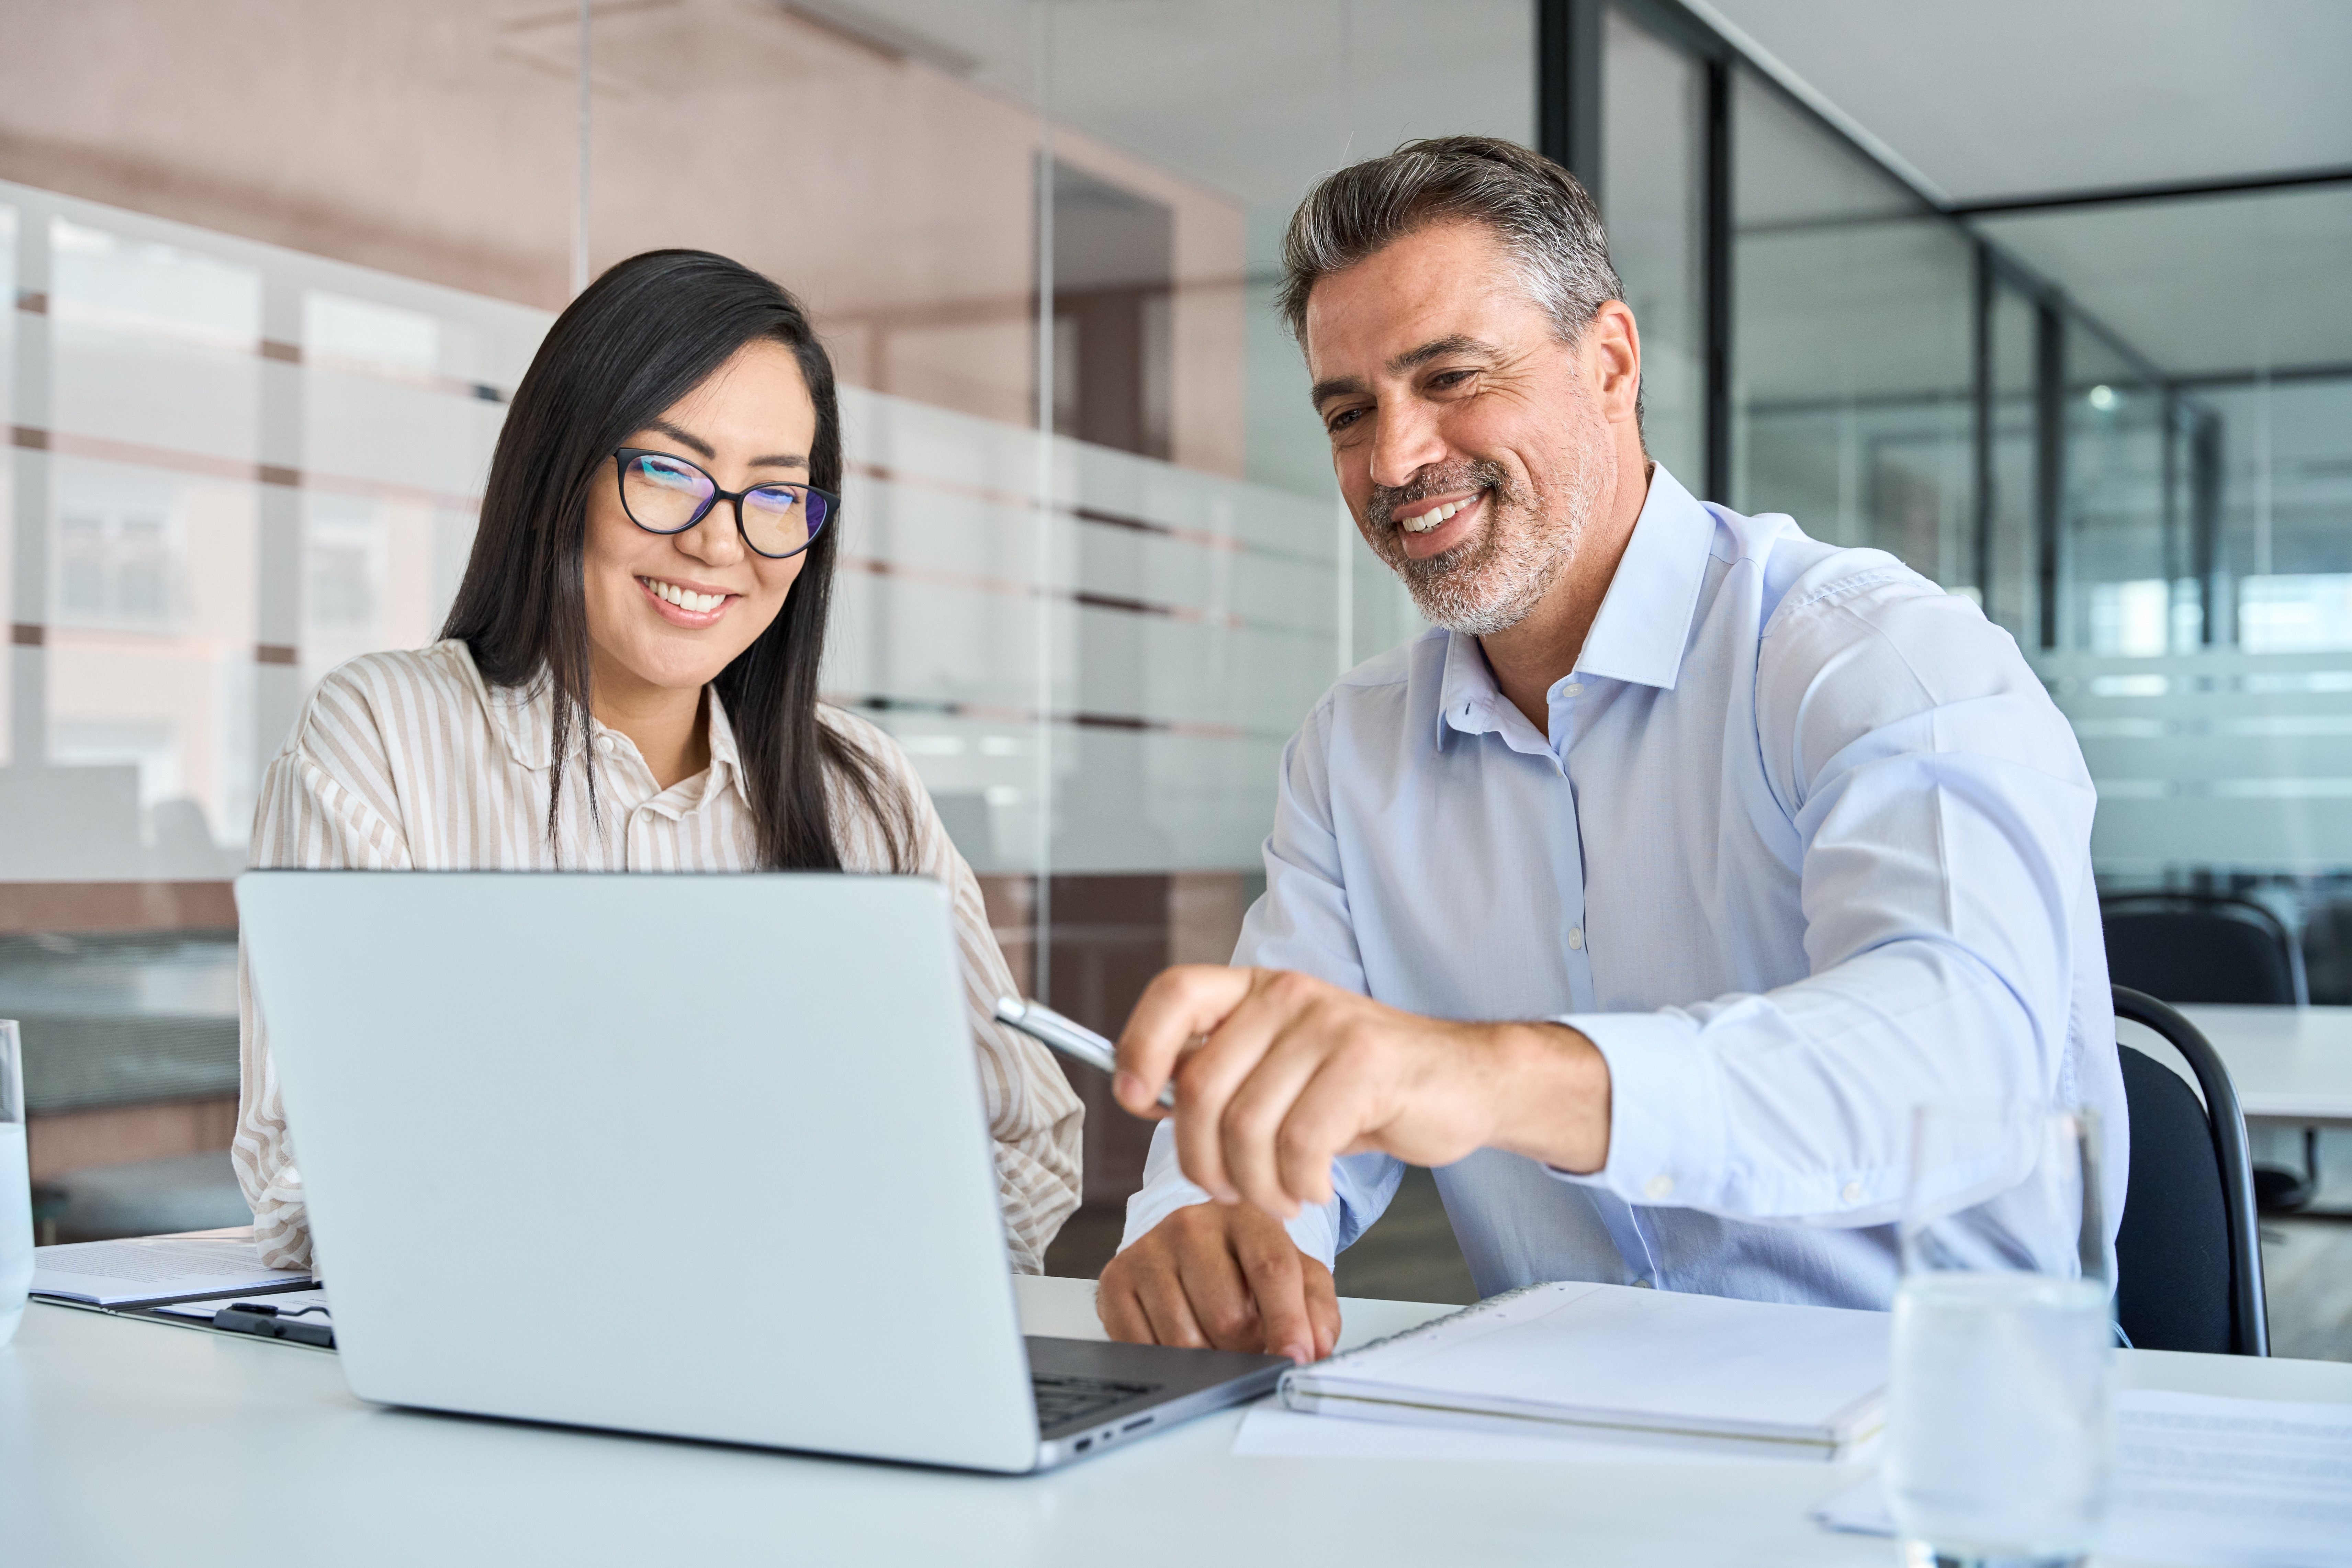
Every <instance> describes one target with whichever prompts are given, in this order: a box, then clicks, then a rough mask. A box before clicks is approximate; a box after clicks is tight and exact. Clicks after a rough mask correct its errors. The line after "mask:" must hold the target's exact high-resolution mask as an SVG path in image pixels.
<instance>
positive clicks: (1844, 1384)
mask: <svg viewBox="0 0 2352 1568" xmlns="http://www.w3.org/2000/svg"><path fill="white" fill-rule="evenodd" d="M1889 1321H1890V1319H1889V1318H1888V1316H1887V1314H1885V1313H1884V1312H1867V1311H1853V1310H1845V1309H1843V1308H1835V1307H1793V1306H1780V1305H1777V1304H1774V1303H1769V1302H1762V1301H1736V1300H1729V1299H1727V1298H1725V1297H1720V1296H1694V1295H1687V1294H1684V1293H1682V1292H1679V1291H1673V1290H1649V1289H1635V1288H1633V1287H1628V1286H1622V1285H1591V1284H1584V1283H1580V1282H1564V1283H1559V1284H1551V1285H1531V1286H1528V1288H1527V1289H1522V1290H1514V1291H1511V1292H1509V1293H1507V1294H1506V1295H1501V1296H1496V1297H1493V1298H1491V1299H1489V1300H1485V1301H1482V1302H1480V1303H1479V1304H1478V1305H1476V1306H1475V1307H1469V1308H1465V1310H1462V1311H1459V1312H1456V1313H1454V1314H1453V1315H1451V1316H1450V1317H1444V1318H1440V1319H1438V1320H1436V1321H1434V1322H1431V1323H1425V1324H1423V1325H1422V1326H1421V1327H1420V1328H1417V1329H1410V1330H1407V1331H1405V1332H1403V1333H1401V1334H1397V1335H1394V1336H1392V1337H1391V1338H1389V1339H1385V1340H1380V1341H1376V1342H1373V1343H1371V1344H1369V1345H1365V1346H1363V1347H1362V1348H1360V1349H1359V1350H1354V1351H1350V1352H1348V1353H1346V1354H1344V1355H1338V1356H1334V1357H1332V1358H1331V1359H1330V1360H1328V1361H1324V1362H1318V1363H1315V1364H1313V1365H1311V1366H1304V1367H1298V1368H1296V1369H1294V1370H1292V1371H1291V1372H1288V1373H1285V1374H1284V1375H1283V1379H1282V1384H1281V1399H1282V1403H1283V1404H1284V1405H1286V1406H1287V1407H1289V1408H1290V1409H1293V1410H1300V1411H1306V1412H1309V1413H1311V1414H1314V1415H1330V1416H1338V1417H1345V1418H1348V1419H1352V1420H1360V1421H1388V1422H1399V1423H1405V1424H1409V1425H1416V1426H1463V1427H1470V1428H1474V1429H1479V1430H1486V1431H1507V1432H1519V1433H1534V1432H1551V1433H1556V1434H1558V1435H1560V1436H1580V1437H1588V1438H1591V1437H1605V1438H1608V1439H1610V1440H1612V1441H1615V1442H1624V1443H1633V1444H1654V1445H1660V1446H1665V1447H1685V1448H1701V1449H1708V1450H1713V1451H1716V1452H1718V1453H1724V1454H1727V1455H1729V1454H1740V1453H1747V1454H1759V1455H1760V1454H1764V1453H1774V1454H1779V1455H1781V1456H1783V1457H1786V1458H1810V1459H1820V1460H1824V1461H1827V1460H1835V1459H1842V1458H1847V1457H1848V1456H1849V1455H1850V1453H1851V1451H1852V1450H1853V1448H1854V1447H1856V1446H1857V1445H1859V1444H1862V1443H1864V1442H1865V1441H1867V1440H1868V1439H1869V1438H1871V1437H1872V1436H1875V1435H1876V1434H1877V1431H1878V1428H1879V1426H1880V1425H1881V1424H1882V1421H1883V1418H1884V1412H1885V1386H1886V1348H1887V1327H1888V1323H1889Z"/></svg>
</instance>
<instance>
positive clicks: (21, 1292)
mask: <svg viewBox="0 0 2352 1568" xmlns="http://www.w3.org/2000/svg"><path fill="white" fill-rule="evenodd" d="M32 1284H33V1182H32V1173H31V1168H30V1166H28V1165H27V1164H26V1159H25V1067H24V1059H23V1055H22V1053H21V1052H20V1051H19V1049H18V1048H17V1040H16V1020H15V1019H13V1018H0V1346H5V1345H6V1344H7V1342H9V1341H10V1340H13V1339H15V1338H16V1325H17V1324H18V1323H19V1322H21V1321H23V1320H24V1316H25V1292H26V1290H28V1289H31V1288H32Z"/></svg>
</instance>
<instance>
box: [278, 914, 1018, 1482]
mask: <svg viewBox="0 0 2352 1568" xmlns="http://www.w3.org/2000/svg"><path fill="white" fill-rule="evenodd" d="M237 902H238V911H239V916H240V919H241V921H242V923H243V929H244V936H245V942H246V944H247V958H248V961H249V963H250V967H251V973H252V980H253V984H254V988H255V996H256V1000H257V1005H258V1007H259V1009H260V1011H261V1013H262V1015H263V1016H264V1019H265V1020H266V1023H267V1026H268V1034H269V1042H270V1049H271V1055H272V1058H273V1060H274V1061H275V1063H276V1070H277V1071H278V1074H279V1078H280V1082H281V1085H282V1088H283V1092H284V1097H285V1103H286V1110H287V1118H288V1124H289V1131H290V1135H291V1138H292V1142H293V1144H294V1150H295V1154H296V1161H297V1164H298V1168H299V1171H300V1173H301V1180H302V1185H303V1191H304V1194H305V1197H306V1200H307V1202H308V1204H309V1206H310V1225H311V1227H312V1234H313V1237H314V1238H315V1245H316V1247H317V1261H318V1264H319V1267H320V1272H321V1273H322V1274H323V1275H324V1277H325V1281H326V1284H327V1288H328V1291H329V1294H330V1297H331V1300H332V1301H333V1303H334V1310H335V1327H336V1336H337V1340H338V1342H339V1343H340V1345H341V1352H342V1362H343V1366H344V1369H345V1373H346V1375H347V1376H348V1378H349V1379H350V1382H351V1385H352V1390H353V1392H354V1393H356V1394H360V1395H361V1396H362V1397H363V1398H367V1399H373V1400H379V1401H383V1402H385V1403H388V1404H397V1405H420V1406H425V1407H429V1408H436V1409H443V1410H455V1411H465V1412H469V1413H474V1414H480V1415H507V1416H519V1417H525V1418H530V1419H534V1420H541V1421H554V1422H563V1423H569V1424H577V1425H582V1426H605V1427H615V1428H621V1429H625V1430H631V1431H640V1432H656V1433H667V1434H672V1435H676V1436H693V1437H705V1438H717V1439H722V1440H728V1441H735V1442H744V1443H754V1444H761V1445H766V1446H774V1447H795V1448H810V1449H818V1450H824V1451H828V1452H835V1453H844V1454H856V1455H866V1456H872V1457H877V1458H896V1459H908V1460H917V1461H922V1462H929V1463H937V1464H947V1465H957V1466H967V1467H971V1468H984V1469H1001V1470H1025V1469H1027V1468H1030V1466H1031V1465H1032V1464H1033V1463H1034V1458H1035V1456H1036V1452H1037V1447H1036V1427H1035V1423H1034V1415H1033V1414H1032V1405H1031V1398H1030V1393H1029V1382H1028V1371H1027V1366H1026V1362H1025V1358H1024V1355H1023V1353H1022V1351H1021V1342H1020V1338H1019V1329H1018V1326H1017V1319H1016V1317H1015V1314H1014V1309H1013V1294H1012V1286H1011V1281H1010V1279H1009V1275H1008V1266H1007V1261H1006V1255H1005V1247H1004V1239H1003V1221H1002V1219H1001V1217H1000V1215H999V1212H998V1207H997V1200H996V1181H995V1173H994V1164H993V1161H992V1152H991V1148H990V1142H989V1135H988V1131H987V1128H986V1126H985V1124H984V1118H983V1112H982V1104H981V1099H980V1089H979V1083H978V1079H977V1069H976V1067H975V1064H974V1059H973V1054H972V1047H971V1023H970V1021H969V1018H968V1016H967V1013H966V1010H965V1005H964V998H963V989H962V985H961V979H960V976H959V973H958V967H957V960H956V947H955V942H954V938H953V934H952V926H951V921H950V907H949V903H948V899H947V895H946V892H945V890H944V889H942V888H940V885H939V884H937V883H935V882H932V881H929V880H928V879H919V878H900V877H864V876H836V875H823V874H814V873H811V874H773V875H755V876H707V877H706V876H646V875H629V874H616V875H569V876H566V875H546V874H504V873H474V872H342V871H254V872H248V873H247V874H246V875H245V876H244V877H242V878H240V879H238V882H237Z"/></svg>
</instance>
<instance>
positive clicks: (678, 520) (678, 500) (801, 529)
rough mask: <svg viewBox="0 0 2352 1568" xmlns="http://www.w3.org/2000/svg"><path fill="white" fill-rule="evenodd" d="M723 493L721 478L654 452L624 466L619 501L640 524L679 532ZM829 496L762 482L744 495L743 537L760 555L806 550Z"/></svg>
mask: <svg viewBox="0 0 2352 1568" xmlns="http://www.w3.org/2000/svg"><path fill="white" fill-rule="evenodd" d="M718 493H719V486H718V483H717V482H716V481H715V480H713V479H711V477H710V476H709V474H706V473H704V472H703V471H702V470H701V469H700V468H696V467H695V466H694V465H693V464H691V463H689V462H687V461H686V460H684V459H683V458H665V457H661V456H659V455H657V454H655V453H652V452H640V453H637V454H635V456H633V457H631V458H629V460H628V462H627V464H626V466H625V467H624V468H622V470H621V504H622V505H623V506H625V507H626V508H627V509H628V512H629V519H630V521H633V522H635V524H636V525H637V526H638V527H639V528H645V529H650V530H652V531H654V532H656V533H677V532H678V531H681V530H684V529H687V528H690V527H692V526H693V524H694V521H695V519H696V518H697V516H698V515H699V514H700V513H701V511H702V510H704V509H705V508H706V507H708V506H709V504H710V499H711V497H713V496H715V495H717V494H718ZM828 510H830V509H829V506H828V503H827V502H826V500H825V498H824V496H822V495H819V494H818V493H816V492H815V491H814V490H811V489H804V488H803V487H802V486H799V485H761V486H760V487H759V488H758V489H753V490H749V491H746V492H745V494H744V496H743V505H742V512H743V537H744V538H745V539H746V540H748V541H750V542H751V548H752V549H754V550H756V551H758V552H760V553H761V554H762V555H790V554H792V553H793V552H795V551H798V550H803V549H805V548H806V547H807V545H808V542H809V541H810V540H811V539H813V538H814V537H815V535H816V531H817V530H818V529H820V528H823V527H824V522H825V514H826V512H827V511H828Z"/></svg>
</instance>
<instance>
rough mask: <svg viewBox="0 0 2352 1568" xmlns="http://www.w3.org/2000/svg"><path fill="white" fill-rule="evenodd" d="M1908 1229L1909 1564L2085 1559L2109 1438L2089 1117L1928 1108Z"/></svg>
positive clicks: (1903, 1481)
mask: <svg viewBox="0 0 2352 1568" xmlns="http://www.w3.org/2000/svg"><path fill="white" fill-rule="evenodd" d="M1901 1236H1902V1247H1903V1279H1902V1283H1901V1284H1900V1285H1899V1286H1898V1287H1897V1288H1896V1289H1895V1333H1894V1361H1893V1365H1892V1367H1891V1368H1890V1373H1889V1379H1888V1389H1887V1406H1888V1408H1887V1449H1886V1458H1885V1483H1886V1496H1887V1501H1888V1503H1889V1505H1890V1506H1891V1507H1892V1509H1893V1510H1894V1514H1895V1527H1896V1529H1897V1530H1898V1531H1900V1533H1901V1534H1902V1535H1903V1537H1904V1551H1905V1553H1906V1562H1907V1563H1910V1564H1911V1565H1912V1568H1930V1565H1937V1568H1977V1565H1985V1568H1990V1565H1993V1564H2034V1565H2037V1568H2045V1565H2046V1568H2054V1565H2057V1564H2064V1563H2079V1562H2081V1561H2082V1560H2083V1558H2084V1556H2085V1555H2086V1554H2087V1553H2088V1552H2090V1550H2091V1548H2092V1546H2093V1545H2094V1544H2095V1542H2096V1540H2097V1537H2098V1532H2099V1527H2100V1525H2101V1524H2102V1523H2103V1522H2104V1521H2105V1517H2106V1508H2107V1485H2108V1469H2109V1463H2110V1456H2111V1453H2112V1450H2113V1447H2114V1443H2113V1438H2112V1436H2111V1432H2110V1425H2109V1423H2110V1415H2109V1405H2110V1394H2109V1364H2110V1351H2109V1347H2110V1345H2111V1344H2112V1343H2113V1334H2112V1331H2111V1329H2110V1327H2109V1318H2108V1308H2107V1282H2108V1279H2109V1277H2110V1274H2111V1269H2110V1267H2109V1263H2108V1259H2107V1254H2106V1228H2105V1225H2104V1224H2103V1223H2102V1221H2101V1218H2100V1207H2099V1159H2098V1124H2097V1120H2096V1117H2095V1115H2094V1113H2092V1112H2090V1111H2087V1110H2062V1111H2053V1110H2049V1109H2048V1108H2047V1107H2041V1106H2028V1105H1966V1106H1963V1105H1937V1106H1926V1107H1922V1108H1921V1109H1920V1110H1918V1111H1917V1112H1916V1114H1915V1116H1914V1118H1913V1121H1912V1149H1911V1177H1910V1185H1909V1188H1908V1189H1907V1192H1906V1196H1905V1200H1904V1214H1903V1222H1902V1226H1901Z"/></svg>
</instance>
